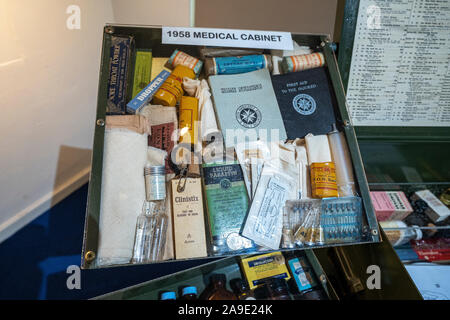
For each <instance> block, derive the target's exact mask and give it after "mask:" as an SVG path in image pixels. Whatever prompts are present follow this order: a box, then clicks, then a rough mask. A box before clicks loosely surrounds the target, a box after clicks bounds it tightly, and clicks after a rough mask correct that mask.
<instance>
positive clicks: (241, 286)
mask: <svg viewBox="0 0 450 320" xmlns="http://www.w3.org/2000/svg"><path fill="white" fill-rule="evenodd" d="M230 286H231V288H232V289H233V291H234V293H235V294H236V296H237V298H238V300H256V299H255V296H254V294H253V292H252V291H251V290H250V288H249V287H248V285H247V282H246V281H244V280H242V279H239V278H237V279H233V280H231V281H230Z"/></svg>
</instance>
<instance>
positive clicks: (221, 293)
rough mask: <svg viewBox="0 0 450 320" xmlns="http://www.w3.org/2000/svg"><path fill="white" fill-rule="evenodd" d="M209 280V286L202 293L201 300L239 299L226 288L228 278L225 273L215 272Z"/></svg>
mask: <svg viewBox="0 0 450 320" xmlns="http://www.w3.org/2000/svg"><path fill="white" fill-rule="evenodd" d="M209 281H210V282H209V286H208V287H207V288H206V289H205V291H203V293H202V294H201V296H200V300H237V297H236V295H235V294H234V293H233V292H231V291H228V290H227V289H226V287H225V285H226V281H227V279H226V276H225V275H224V274H222V273H220V274H213V275H212V276H211V277H210V280H209Z"/></svg>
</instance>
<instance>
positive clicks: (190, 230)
mask: <svg viewBox="0 0 450 320" xmlns="http://www.w3.org/2000/svg"><path fill="white" fill-rule="evenodd" d="M184 181H185V180H184V178H182V179H181V183H180V179H172V209H173V227H174V238H175V239H174V240H175V241H174V242H175V257H176V259H187V258H197V257H206V256H207V248H206V235H205V220H204V212H203V197H202V182H201V178H187V179H186V185H185V187H184V190H183V191H182V192H178V190H177V187H178V184H179V183H180V184H181V186H183V184H184Z"/></svg>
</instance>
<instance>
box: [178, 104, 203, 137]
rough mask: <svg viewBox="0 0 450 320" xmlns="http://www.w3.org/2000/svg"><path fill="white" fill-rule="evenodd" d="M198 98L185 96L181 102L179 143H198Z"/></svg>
mask: <svg viewBox="0 0 450 320" xmlns="http://www.w3.org/2000/svg"><path fill="white" fill-rule="evenodd" d="M197 122H198V99H197V98H194V97H187V96H184V97H182V98H181V102H180V116H179V124H180V141H179V143H190V144H196V143H197V136H198V126H197V124H198V123H197Z"/></svg>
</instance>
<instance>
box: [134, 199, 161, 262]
mask: <svg viewBox="0 0 450 320" xmlns="http://www.w3.org/2000/svg"><path fill="white" fill-rule="evenodd" d="M154 207H155V203H153V202H150V201H144V204H143V205H142V211H141V214H140V215H139V216H138V218H137V221H136V232H135V238H134V247H133V257H132V258H131V263H142V262H145V261H146V251H147V250H148V247H149V244H150V241H151V235H152V232H153V223H154V217H153V209H154Z"/></svg>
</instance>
